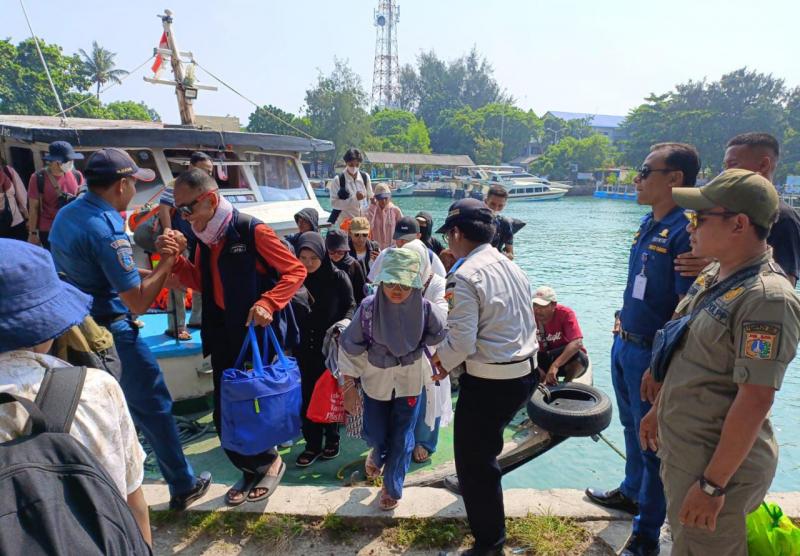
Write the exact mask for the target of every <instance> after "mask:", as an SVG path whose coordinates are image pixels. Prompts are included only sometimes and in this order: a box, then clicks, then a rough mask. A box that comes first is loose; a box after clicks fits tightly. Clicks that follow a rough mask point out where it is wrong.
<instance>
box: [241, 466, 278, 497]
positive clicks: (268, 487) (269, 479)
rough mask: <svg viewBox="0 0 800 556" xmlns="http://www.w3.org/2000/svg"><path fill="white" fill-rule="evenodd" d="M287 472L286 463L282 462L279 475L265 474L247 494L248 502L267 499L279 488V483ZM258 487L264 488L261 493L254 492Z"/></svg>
mask: <svg viewBox="0 0 800 556" xmlns="http://www.w3.org/2000/svg"><path fill="white" fill-rule="evenodd" d="M284 473H286V464H285V463H284V462H281V468H280V469H279V470H278V474H277V475H266V474H265V475H263V476H262V477H261V478H260V479H259V480H258V482H257V483H255V484H254V485H253V486H252V487H250V492H249V493H248V494H247V501H248V502H259V501H261V500H266V499H267V498H269V497H270V496H272V493H274V492H275V490H276V489H277V488H278V484H280V482H281V479H283V474H284ZM256 489H259V490H262V491H264V492H261V493H260V494H255V495H253V493H254V492H255V491H256Z"/></svg>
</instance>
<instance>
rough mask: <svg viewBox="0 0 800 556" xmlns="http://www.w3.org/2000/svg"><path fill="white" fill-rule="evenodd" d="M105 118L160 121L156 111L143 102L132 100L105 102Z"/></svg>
mask: <svg viewBox="0 0 800 556" xmlns="http://www.w3.org/2000/svg"><path fill="white" fill-rule="evenodd" d="M104 108H105V111H106V118H108V119H110V120H141V121H144V122H158V121H161V116H159V115H158V112H156V111H155V110H153V109H152V108H150V107H149V106H147V105H146V104H145V103H143V102H134V101H132V100H118V101H116V102H112V103H109V104H107V105H106V106H105V107H104Z"/></svg>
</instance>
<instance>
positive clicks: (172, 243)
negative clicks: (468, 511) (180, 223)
mask: <svg viewBox="0 0 800 556" xmlns="http://www.w3.org/2000/svg"><path fill="white" fill-rule="evenodd" d="M156 248H157V249H158V253H159V255H161V256H162V257H178V256H180V255H181V254H182V253H183V252H184V251H186V236H184V235H183V234H182V233H180V232H179V231H177V230H173V229H171V228H167V229H166V230H164V233H163V234H162V235H160V236H158V238H157V239H156Z"/></svg>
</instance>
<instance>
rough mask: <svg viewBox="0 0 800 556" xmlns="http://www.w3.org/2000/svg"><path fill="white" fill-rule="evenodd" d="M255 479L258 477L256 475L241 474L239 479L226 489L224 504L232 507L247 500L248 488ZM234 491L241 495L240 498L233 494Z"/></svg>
mask: <svg viewBox="0 0 800 556" xmlns="http://www.w3.org/2000/svg"><path fill="white" fill-rule="evenodd" d="M257 479H258V477H256V476H251V477H247V476H245V475H242V476H241V477H240V478H239V480H238V481H236V483H235V484H234V485H233V486H232V487H231V488H229V489H228V492H226V493H225V504H227V505H228V506H230V507H232V508H234V507H236V506H241V505H242V504H244V503H245V502H246V501H247V496H248V493H249V492H250V489H251V488H252V487H253V484H254V483H255V482H256V480H257ZM234 493H237V494H238V495H241V499H240V498H239V497H238V496H234Z"/></svg>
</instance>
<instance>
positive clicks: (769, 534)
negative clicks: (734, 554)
mask: <svg viewBox="0 0 800 556" xmlns="http://www.w3.org/2000/svg"><path fill="white" fill-rule="evenodd" d="M746 523H747V553H748V554H750V555H751V556H780V555H782V554H786V555H790V554H800V529H798V528H797V527H796V526H795V524H794V523H792V520H791V519H789V518H788V517H786V516H785V515H784V514H783V510H781V508H780V506H778V505H777V504H768V503H767V502H762V503H761V505H760V506H759V507H758V509H757V510H755V511H754V512H753V513H751V514H749V515H748V516H747V521H746Z"/></svg>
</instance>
